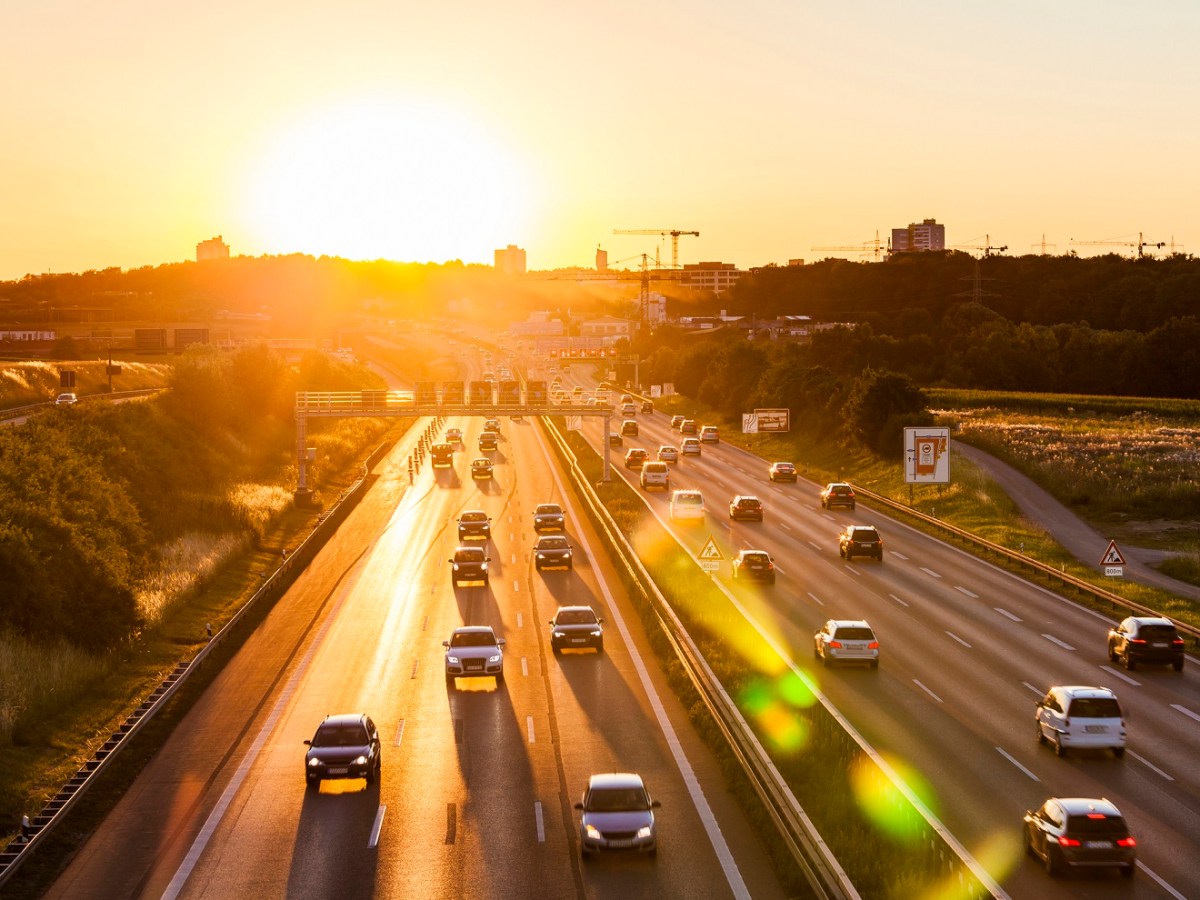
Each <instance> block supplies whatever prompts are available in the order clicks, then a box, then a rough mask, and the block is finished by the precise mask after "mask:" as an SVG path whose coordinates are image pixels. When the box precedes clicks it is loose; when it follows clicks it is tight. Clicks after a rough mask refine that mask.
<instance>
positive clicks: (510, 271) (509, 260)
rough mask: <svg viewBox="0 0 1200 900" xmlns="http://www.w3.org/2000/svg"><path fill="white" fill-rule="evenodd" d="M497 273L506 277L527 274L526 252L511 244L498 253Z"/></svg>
mask: <svg viewBox="0 0 1200 900" xmlns="http://www.w3.org/2000/svg"><path fill="white" fill-rule="evenodd" d="M495 255H496V271H497V272H503V273H504V274H505V275H524V274H525V251H524V250H522V249H521V248H520V247H518V246H517V245H516V244H509V245H508V246H507V247H505V248H504V249H503V250H497V251H496V254H495Z"/></svg>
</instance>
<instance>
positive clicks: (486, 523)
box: [458, 509, 492, 543]
mask: <svg viewBox="0 0 1200 900" xmlns="http://www.w3.org/2000/svg"><path fill="white" fill-rule="evenodd" d="M491 536H492V519H491V516H489V515H488V514H487V513H485V512H484V511H483V510H482V509H468V510H465V511H464V512H463V514H462V515H461V516H459V517H458V541H459V543H462V542H463V541H475V540H480V541H486V540H488V539H490V538H491Z"/></svg>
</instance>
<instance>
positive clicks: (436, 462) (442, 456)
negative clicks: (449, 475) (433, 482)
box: [429, 443, 454, 469]
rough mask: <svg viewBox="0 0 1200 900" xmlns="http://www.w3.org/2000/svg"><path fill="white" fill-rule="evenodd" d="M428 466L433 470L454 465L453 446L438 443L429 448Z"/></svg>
mask: <svg viewBox="0 0 1200 900" xmlns="http://www.w3.org/2000/svg"><path fill="white" fill-rule="evenodd" d="M429 460H430V464H431V465H432V466H433V468H435V469H446V468H449V467H450V466H453V465H454V445H453V444H446V443H439V444H434V445H433V446H432V447H430V448H429Z"/></svg>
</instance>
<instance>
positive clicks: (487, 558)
mask: <svg viewBox="0 0 1200 900" xmlns="http://www.w3.org/2000/svg"><path fill="white" fill-rule="evenodd" d="M483 561H484V562H491V561H492V558H491V557H490V556H485V557H484V558H483Z"/></svg>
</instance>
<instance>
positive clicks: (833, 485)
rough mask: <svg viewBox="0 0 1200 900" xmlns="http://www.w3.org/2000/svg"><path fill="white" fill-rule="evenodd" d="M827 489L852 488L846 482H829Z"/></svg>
mask: <svg viewBox="0 0 1200 900" xmlns="http://www.w3.org/2000/svg"><path fill="white" fill-rule="evenodd" d="M825 487H827V488H848V487H850V485H848V484H847V483H846V482H844V481H831V482H829V484H827V485H825Z"/></svg>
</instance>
